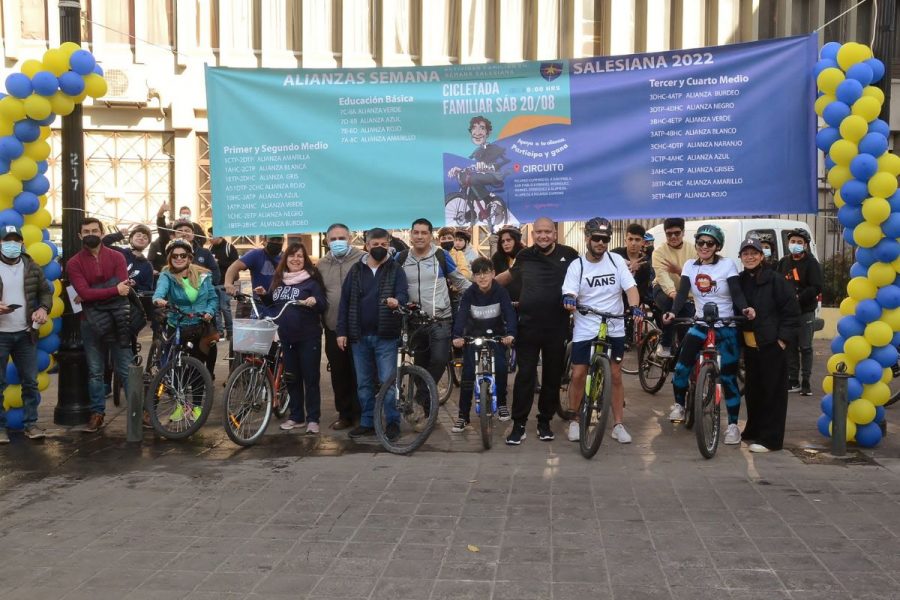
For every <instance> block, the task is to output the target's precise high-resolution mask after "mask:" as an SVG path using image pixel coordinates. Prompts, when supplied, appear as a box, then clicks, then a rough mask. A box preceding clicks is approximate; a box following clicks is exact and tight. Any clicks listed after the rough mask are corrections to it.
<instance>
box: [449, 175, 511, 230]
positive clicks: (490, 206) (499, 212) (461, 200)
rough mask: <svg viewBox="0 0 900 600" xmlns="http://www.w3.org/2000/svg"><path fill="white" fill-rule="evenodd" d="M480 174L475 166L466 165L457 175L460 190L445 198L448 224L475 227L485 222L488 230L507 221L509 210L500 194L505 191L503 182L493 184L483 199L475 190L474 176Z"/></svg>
mask: <svg viewBox="0 0 900 600" xmlns="http://www.w3.org/2000/svg"><path fill="white" fill-rule="evenodd" d="M476 174H478V171H477V170H476V169H475V167H466V168H465V169H462V170H461V171H460V172H459V173H458V174H457V175H456V180H457V181H458V182H459V191H457V192H450V193H449V194H447V197H446V198H445V199H444V214H445V216H446V219H447V225H452V226H456V227H475V226H476V225H479V224H484V225H485V226H486V227H487V228H488V231H490V232H493V231H494V229H495V228H496V227H497V226H499V225H503V224H504V223H506V219H507V216H508V210H507V208H506V202H504V201H503V199H502V198H501V197H500V196H499V194H501V193H503V191H504V188H503V183H502V182H500V183H499V184H497V185H493V186H491V187H492V188H493V190H492V191H491V192H489V193H488V195H487V197H486V198H484V199H482V198H480V197H479V196H478V194H477V193H476V191H475V188H474V185H473V184H472V176H473V175H476Z"/></svg>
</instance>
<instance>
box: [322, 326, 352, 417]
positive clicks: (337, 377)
mask: <svg viewBox="0 0 900 600" xmlns="http://www.w3.org/2000/svg"><path fill="white" fill-rule="evenodd" d="M325 356H327V357H328V365H329V366H330V367H331V388H332V389H333V390H334V408H335V409H336V410H337V412H338V415H339V416H340V417H341V418H342V419H344V420H345V421H349V422H351V423H352V422H354V421H357V420H358V419H359V400H357V398H356V370H355V369H354V368H353V355H352V354H351V353H350V348H349V347H348V348H347V350H341V349H340V348H338V345H337V333H335V332H334V331H331V330H330V329H327V328H326V329H325Z"/></svg>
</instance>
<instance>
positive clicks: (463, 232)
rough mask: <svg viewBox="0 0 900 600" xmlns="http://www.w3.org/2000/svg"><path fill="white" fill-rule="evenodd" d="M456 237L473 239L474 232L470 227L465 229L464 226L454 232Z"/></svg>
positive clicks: (469, 240) (467, 239)
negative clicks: (472, 232)
mask: <svg viewBox="0 0 900 600" xmlns="http://www.w3.org/2000/svg"><path fill="white" fill-rule="evenodd" d="M453 236H454V237H458V238H462V239H464V240H466V241H467V242H471V241H472V234H471V233H469V230H468V229H463V228H462V227H459V228H457V230H456V232H455V233H454V234H453Z"/></svg>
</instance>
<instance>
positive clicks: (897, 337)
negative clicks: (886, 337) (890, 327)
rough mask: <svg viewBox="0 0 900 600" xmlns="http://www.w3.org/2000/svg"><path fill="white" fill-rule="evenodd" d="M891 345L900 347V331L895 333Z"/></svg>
mask: <svg viewBox="0 0 900 600" xmlns="http://www.w3.org/2000/svg"><path fill="white" fill-rule="evenodd" d="M891 345H892V346H898V347H900V331H898V332H897V333H895V334H894V335H893V337H891Z"/></svg>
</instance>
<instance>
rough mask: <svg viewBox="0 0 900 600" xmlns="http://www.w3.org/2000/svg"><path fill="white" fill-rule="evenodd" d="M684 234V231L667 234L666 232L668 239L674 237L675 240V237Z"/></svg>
mask: <svg viewBox="0 0 900 600" xmlns="http://www.w3.org/2000/svg"><path fill="white" fill-rule="evenodd" d="M683 233H684V232H683V231H667V232H666V237H673V238H674V237H681V235H682V234H683Z"/></svg>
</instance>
